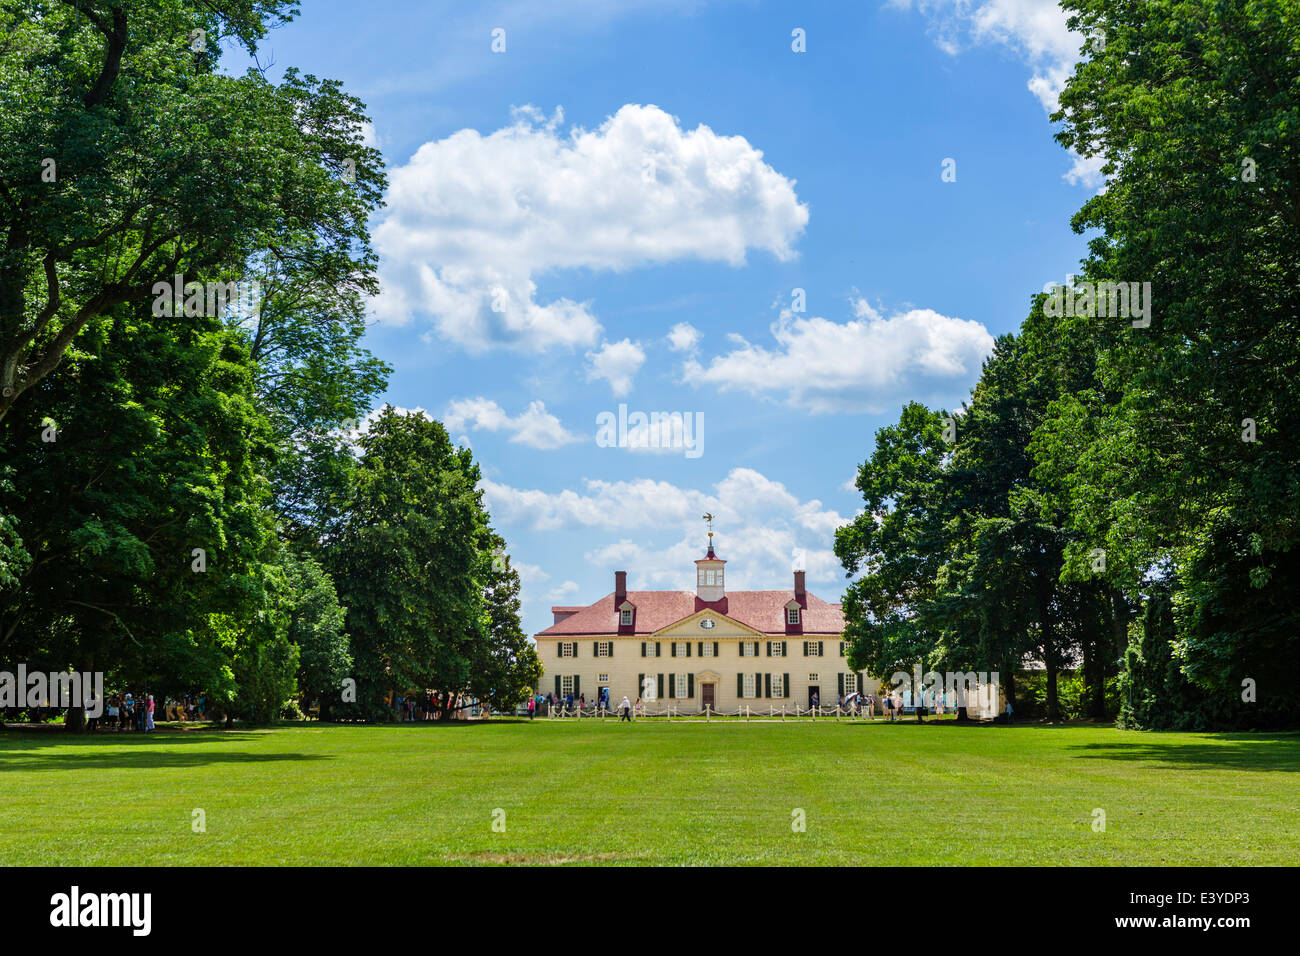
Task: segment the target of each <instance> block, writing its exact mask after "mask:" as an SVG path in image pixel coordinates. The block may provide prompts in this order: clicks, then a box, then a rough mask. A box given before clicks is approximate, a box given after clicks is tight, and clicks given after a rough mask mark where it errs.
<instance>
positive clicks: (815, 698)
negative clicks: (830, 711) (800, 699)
mask: <svg viewBox="0 0 1300 956" xmlns="http://www.w3.org/2000/svg"><path fill="white" fill-rule="evenodd" d="M820 705H821V696H820V695H819V694H818V691H817V685H816V684H809V685H808V707H809V708H810V709H811V708H813V707H818V706H820Z"/></svg>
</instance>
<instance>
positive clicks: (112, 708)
mask: <svg viewBox="0 0 1300 956" xmlns="http://www.w3.org/2000/svg"><path fill="white" fill-rule="evenodd" d="M104 716H105V717H106V718H107V721H106V723H107V725H108V727H109V728H110V729H116V728H117V695H116V694H114V695H113V696H112V697H110V698H109V699H108V708H107V709H106V710H105V711H104Z"/></svg>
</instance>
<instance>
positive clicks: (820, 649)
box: [817, 641, 826, 657]
mask: <svg viewBox="0 0 1300 956" xmlns="http://www.w3.org/2000/svg"><path fill="white" fill-rule="evenodd" d="M825 654H826V646H825V642H824V641H818V642H817V656H818V657H824V656H825Z"/></svg>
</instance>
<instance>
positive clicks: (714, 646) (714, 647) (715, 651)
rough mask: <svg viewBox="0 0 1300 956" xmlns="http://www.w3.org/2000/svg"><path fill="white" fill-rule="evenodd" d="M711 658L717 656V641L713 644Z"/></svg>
mask: <svg viewBox="0 0 1300 956" xmlns="http://www.w3.org/2000/svg"><path fill="white" fill-rule="evenodd" d="M713 656H714V657H717V656H718V642H717V641H714V642H713Z"/></svg>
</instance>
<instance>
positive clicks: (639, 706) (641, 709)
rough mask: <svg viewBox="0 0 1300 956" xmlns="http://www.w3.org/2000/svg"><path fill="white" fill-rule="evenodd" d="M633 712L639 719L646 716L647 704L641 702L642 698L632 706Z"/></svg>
mask: <svg viewBox="0 0 1300 956" xmlns="http://www.w3.org/2000/svg"><path fill="white" fill-rule="evenodd" d="M632 710H633V711H634V712H635V713H636V715H637V716H638V717H644V716H645V703H644V702H643V701H642V700H641V698H640V697H638V698H637V699H636V703H635V704H634V705H633V706H632Z"/></svg>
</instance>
